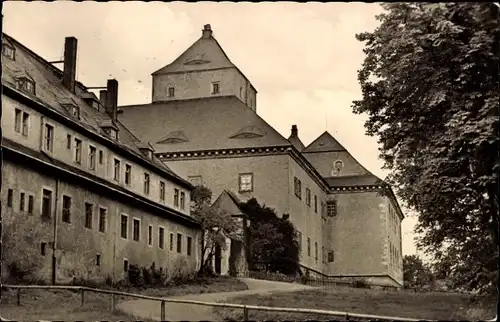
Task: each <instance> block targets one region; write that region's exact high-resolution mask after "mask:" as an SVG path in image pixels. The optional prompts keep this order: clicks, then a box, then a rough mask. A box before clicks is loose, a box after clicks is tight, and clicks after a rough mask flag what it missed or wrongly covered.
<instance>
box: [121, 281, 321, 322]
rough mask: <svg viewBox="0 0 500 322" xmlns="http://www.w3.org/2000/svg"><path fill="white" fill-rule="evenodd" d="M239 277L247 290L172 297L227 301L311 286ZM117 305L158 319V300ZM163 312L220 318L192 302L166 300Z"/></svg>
mask: <svg viewBox="0 0 500 322" xmlns="http://www.w3.org/2000/svg"><path fill="white" fill-rule="evenodd" d="M241 281H243V282H244V283H245V284H247V286H248V290H245V291H237V292H225V293H207V294H190V295H184V296H177V297H171V298H175V299H186V300H195V301H203V302H221V301H224V302H226V301H229V298H232V297H236V296H240V295H249V294H259V295H260V294H267V293H271V292H273V293H274V292H293V291H299V290H304V289H310V288H311V287H310V286H306V285H301V284H296V283H283V282H272V281H264V280H256V279H252V278H241ZM229 303H230V302H229ZM117 308H118V309H119V310H121V311H124V312H126V313H128V314H132V315H134V316H135V317H136V318H143V319H146V318H148V319H153V320H157V321H159V320H160V302H156V301H150V300H133V301H127V302H123V303H120V304H119V305H118V306H117ZM165 313H166V314H165V320H167V321H202V320H204V321H217V320H218V319H219V318H218V317H216V316H214V314H213V313H212V307H209V306H201V305H194V304H179V303H166V305H165Z"/></svg>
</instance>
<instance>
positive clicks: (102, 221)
mask: <svg viewBox="0 0 500 322" xmlns="http://www.w3.org/2000/svg"><path fill="white" fill-rule="evenodd" d="M106 212H107V210H106V209H105V208H99V231H100V232H101V233H103V232H105V231H106Z"/></svg>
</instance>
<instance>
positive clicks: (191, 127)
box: [119, 96, 291, 153]
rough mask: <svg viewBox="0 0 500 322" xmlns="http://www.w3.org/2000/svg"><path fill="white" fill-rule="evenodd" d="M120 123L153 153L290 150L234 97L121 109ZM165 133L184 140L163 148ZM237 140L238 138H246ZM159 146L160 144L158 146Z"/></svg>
mask: <svg viewBox="0 0 500 322" xmlns="http://www.w3.org/2000/svg"><path fill="white" fill-rule="evenodd" d="M120 108H121V110H122V112H121V113H120V115H119V119H120V121H121V122H123V123H124V124H125V125H126V126H127V127H128V128H129V129H130V130H131V131H132V132H133V133H134V134H135V135H137V136H138V137H139V138H140V140H142V141H149V142H156V143H155V145H154V148H155V151H156V153H166V152H187V151H204V150H219V149H239V148H259V147H270V146H273V147H276V146H290V145H291V144H290V142H288V141H287V140H286V139H285V138H284V137H283V136H282V135H281V134H279V133H278V132H277V131H276V130H275V129H274V128H273V127H272V126H270V125H269V124H268V123H266V121H264V120H263V119H262V118H261V117H260V116H259V115H257V114H256V113H255V112H254V111H252V110H251V109H249V108H248V107H247V106H246V105H245V104H244V103H243V102H241V101H240V100H239V99H238V98H237V97H234V96H221V97H210V98H201V99H192V100H179V101H170V102H163V103H153V104H147V105H134V106H121V107H120ZM165 129H172V130H175V131H182V132H183V133H184V135H185V138H186V139H189V140H184V141H183V142H181V140H178V142H177V143H176V144H163V142H161V141H162V140H164V139H166V137H165ZM248 137H251V139H248V140H240V139H239V138H248ZM160 142H161V144H160Z"/></svg>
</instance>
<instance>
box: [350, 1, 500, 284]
mask: <svg viewBox="0 0 500 322" xmlns="http://www.w3.org/2000/svg"><path fill="white" fill-rule="evenodd" d="M383 7H384V9H385V10H386V11H385V12H384V13H383V14H381V15H380V16H378V17H377V19H378V20H379V21H380V22H381V24H380V26H379V27H378V28H377V29H376V30H375V31H374V32H371V33H362V34H359V35H356V37H357V39H358V40H360V41H363V42H365V49H364V52H365V54H366V58H365V60H364V63H363V66H362V69H361V70H360V71H359V72H358V79H359V82H360V84H361V88H362V94H363V97H362V100H360V101H356V102H354V104H353V110H354V112H355V113H358V114H361V113H363V114H367V115H368V120H367V122H366V123H365V127H366V129H367V134H369V135H376V136H378V137H379V143H381V148H380V150H381V158H382V159H383V160H384V161H385V168H386V169H389V170H391V171H390V175H389V176H388V178H387V180H388V181H389V182H390V183H391V184H392V185H394V187H395V188H396V190H397V191H398V195H399V196H400V197H401V199H402V200H403V201H404V202H405V203H406V205H407V206H408V207H410V208H413V209H414V210H416V211H417V212H418V214H419V217H418V224H417V227H416V232H417V234H418V235H419V236H420V237H419V247H421V248H423V249H424V250H426V251H427V252H428V254H430V255H433V257H434V259H435V263H436V267H437V268H440V269H441V273H442V275H447V276H446V277H447V278H448V279H452V280H454V281H455V286H457V287H462V288H465V289H469V290H472V289H476V290H479V291H491V292H494V290H495V288H494V286H495V285H496V283H497V279H498V276H497V273H496V272H497V271H498V268H497V263H498V242H499V240H498V236H499V229H498V222H499V214H498V211H499V209H498V184H499V180H498V170H499V154H498V150H499V146H498V145H499V139H498V130H499V128H498V117H499V56H500V55H499V41H500V39H499V32H500V30H499V23H498V15H499V13H498V10H499V9H498V7H496V6H495V5H494V4H492V3H440V4H424V3H391V4H384V5H383ZM443 277H444V276H443Z"/></svg>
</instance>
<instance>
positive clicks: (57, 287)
mask: <svg viewBox="0 0 500 322" xmlns="http://www.w3.org/2000/svg"><path fill="white" fill-rule="evenodd" d="M1 287H2V288H6V289H15V290H16V291H17V305H21V290H22V289H45V290H68V291H78V292H80V302H81V306H83V305H84V304H85V292H93V293H104V294H110V295H111V310H112V312H115V311H116V296H117V295H121V296H127V297H132V298H137V299H145V300H151V301H157V302H160V317H161V321H165V315H166V308H165V304H166V303H181V304H193V305H202V306H210V307H222V308H231V309H241V310H243V320H244V321H249V319H248V312H249V311H250V310H253V311H267V312H283V313H285V312H286V313H304V314H321V315H329V316H336V317H343V318H344V319H345V320H346V321H348V320H349V319H350V318H353V319H370V320H379V321H408V322H409V321H430V320H423V319H412V318H404V317H393V316H378V315H371V314H359V313H350V312H341V311H328V310H318V309H304V308H285V307H269V306H256V305H245V304H231V303H217V302H202V301H194V300H181V299H169V298H161V297H154V296H147V295H141V294H134V293H127V292H121V291H113V290H105V289H98V288H90V287H84V286H64V285H6V284H2V285H1ZM2 321H8V320H5V318H3V319H2Z"/></svg>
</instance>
